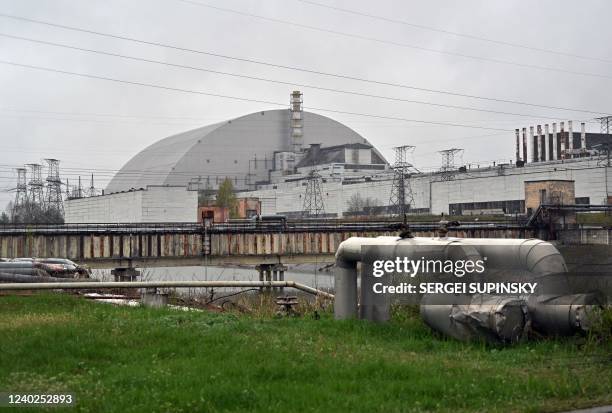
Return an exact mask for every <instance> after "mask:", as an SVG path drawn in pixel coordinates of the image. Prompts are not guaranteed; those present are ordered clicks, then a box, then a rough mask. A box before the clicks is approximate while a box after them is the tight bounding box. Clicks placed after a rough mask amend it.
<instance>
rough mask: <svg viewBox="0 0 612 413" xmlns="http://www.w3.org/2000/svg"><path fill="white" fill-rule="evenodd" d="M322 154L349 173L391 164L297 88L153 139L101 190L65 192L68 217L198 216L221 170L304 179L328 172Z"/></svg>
mask: <svg viewBox="0 0 612 413" xmlns="http://www.w3.org/2000/svg"><path fill="white" fill-rule="evenodd" d="M319 157H323V158H325V159H326V160H327V161H329V162H332V163H333V165H334V167H335V168H336V169H335V170H334V171H337V169H338V168H344V165H345V164H346V167H347V173H357V174H360V173H362V172H367V171H368V170H371V169H376V170H385V169H387V168H388V163H387V161H386V160H385V159H384V157H383V156H382V155H381V154H380V153H379V152H378V151H377V150H376V149H375V148H374V147H373V146H372V145H371V144H370V143H369V142H368V141H367V139H365V138H364V137H363V136H361V135H359V134H358V133H357V132H355V131H354V130H352V129H350V128H349V127H347V126H345V125H343V124H341V123H339V122H337V121H335V120H333V119H331V118H328V117H325V116H321V115H318V114H315V113H310V112H305V111H303V109H302V94H301V93H300V92H299V91H294V92H293V93H292V94H291V97H290V106H289V109H284V110H269V111H261V112H256V113H252V114H249V115H246V116H242V117H239V118H236V119H232V120H228V121H226V122H220V123H216V124H213V125H209V126H204V127H201V128H198V129H194V130H191V131H188V132H184V133H180V134H178V135H174V136H171V137H168V138H165V139H162V140H160V141H158V142H156V143H154V144H152V145H151V146H149V147H148V148H146V149H144V150H143V151H141V152H140V153H138V154H136V155H135V156H134V157H133V158H132V159H131V160H130V161H128V162H127V163H126V164H125V165H124V166H123V168H121V170H120V171H119V172H118V173H117V174H116V175H115V176H114V177H113V179H112V180H111V181H110V183H109V184H108V186H107V187H106V189H105V191H104V195H102V196H97V197H92V198H81V199H71V200H68V201H67V202H66V213H65V220H66V222H68V223H79V222H127V221H126V220H132V222H152V221H153V220H158V221H167V222H176V221H181V220H182V221H185V222H195V221H196V220H197V216H198V213H197V208H198V204H197V192H198V191H211V192H212V191H215V190H216V189H218V187H219V185H220V184H221V182H223V181H224V180H225V179H226V178H229V179H231V180H232V182H233V184H234V188H236V189H237V190H241V191H246V190H252V189H256V188H257V187H258V186H260V185H263V184H268V183H272V182H284V181H285V180H291V179H301V178H303V177H304V176H307V175H308V173H309V172H310V171H311V170H312V169H313V168H314V167H315V165H317V167H319V166H320V167H321V168H322V169H326V170H328V172H329V165H328V164H327V163H326V165H322V163H321V162H319ZM329 162H328V163H329ZM164 188H166V189H164ZM179 188H182V189H179ZM163 191H167V192H168V193H167V195H166V196H167V197H168V201H169V205H174V206H173V207H172V208H170V209H165V210H164V208H162V207H161V206H160V205H157V204H156V202H157V198H156V197H157V196H159V197H161V198H163V196H162V195H160V194H161V193H162V192H163ZM152 194H155V196H153V195H152ZM247 197H248V195H247ZM161 198H160V199H161ZM170 198H172V201H170ZM150 203H152V204H150ZM190 210H192V212H187V211H190ZM152 211H156V212H159V214H155V213H153V212H152ZM163 211H165V214H162V213H161V212H163ZM179 211H180V212H179Z"/></svg>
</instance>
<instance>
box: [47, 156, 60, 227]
mask: <svg viewBox="0 0 612 413" xmlns="http://www.w3.org/2000/svg"><path fill="white" fill-rule="evenodd" d="M45 162H47V179H46V181H47V193H46V196H45V207H46V209H47V210H49V211H51V210H55V211H58V212H59V213H60V214H62V215H63V214H64V203H63V199H62V180H61V179H60V174H59V162H60V161H59V160H57V159H45Z"/></svg>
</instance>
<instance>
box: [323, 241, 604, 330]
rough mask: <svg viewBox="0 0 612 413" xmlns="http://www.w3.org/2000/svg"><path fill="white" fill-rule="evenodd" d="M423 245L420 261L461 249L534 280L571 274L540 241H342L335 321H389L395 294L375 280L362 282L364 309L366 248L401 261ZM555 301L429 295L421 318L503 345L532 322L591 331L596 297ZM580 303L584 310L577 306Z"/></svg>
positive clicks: (551, 248) (467, 255)
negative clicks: (456, 299) (590, 309)
mask: <svg viewBox="0 0 612 413" xmlns="http://www.w3.org/2000/svg"><path fill="white" fill-rule="evenodd" d="M417 246H418V247H419V257H422V256H423V255H425V257H424V258H426V259H435V258H445V257H446V258H450V256H449V255H448V254H449V251H450V249H449V247H450V246H453V247H457V246H459V247H460V248H453V249H452V251H454V253H455V254H457V251H459V253H460V254H462V256H463V258H465V259H475V258H478V257H487V262H488V264H487V265H488V266H490V267H495V266H508V265H509V264H510V265H511V266H513V267H515V268H520V269H521V270H523V271H524V272H525V273H526V274H528V277H529V278H530V279H532V280H534V279H538V278H540V277H546V276H551V277H554V275H555V274H562V273H566V272H567V266H566V264H565V260H564V259H563V257H562V255H561V254H560V252H559V251H558V250H557V249H556V248H555V247H554V246H553V245H552V244H550V243H548V242H545V241H542V240H539V239H488V238H483V239H473V238H472V239H467V238H463V239H462V238H446V237H440V238H399V237H377V238H358V237H353V238H349V239H347V240H346V241H344V242H342V243H341V244H340V246H339V248H338V251H337V252H336V268H335V289H336V295H335V304H334V313H335V318H336V319H346V318H356V317H357V316H358V315H359V318H362V319H366V320H371V321H377V322H381V321H387V320H388V319H389V307H390V302H389V296H388V295H387V294H375V293H374V292H373V291H372V283H373V282H374V280H373V277H362V278H361V293H360V297H359V298H360V300H359V303H360V305H358V297H357V292H358V288H357V283H358V271H357V265H358V263H359V262H362V261H363V260H364V257H363V252H362V247H374V250H375V252H379V255H378V256H377V259H381V260H395V259H396V257H402V258H403V257H405V256H407V255H411V252H410V251H411V247H417ZM375 247H381V249H380V250H376V249H375ZM423 247H425V248H423ZM368 250H369V251H371V250H372V248H369V249H368ZM414 250H416V248H414ZM409 258H410V257H409ZM385 277H387V276H384V275H383V276H382V277H381V278H379V279H378V280H377V282H383V283H388V281H389V280H388V278H385ZM557 298H558V297H557ZM552 299H554V297H553V298H552ZM550 300H551V297H550V296H547V297H545V298H544V297H542V296H539V295H537V294H536V295H533V296H525V297H499V296H497V297H496V296H487V297H482V296H481V297H478V301H477V300H474V301H473V302H470V303H467V304H466V303H465V302H464V303H462V304H447V305H441V306H440V305H437V304H432V303H431V302H429V301H428V297H427V296H425V297H424V300H423V302H422V303H421V314H422V316H423V318H424V320H425V321H426V322H427V323H428V324H429V325H430V326H431V327H432V328H434V329H436V330H438V331H441V332H443V333H445V334H448V335H451V336H454V337H456V338H459V339H469V338H472V337H474V336H475V335H479V334H480V333H482V332H483V331H487V332H488V333H486V334H491V335H492V336H495V338H497V339H499V340H501V341H515V340H516V339H519V338H520V337H521V336H522V335H524V333H525V332H526V330H527V328H528V327H529V326H530V323H531V322H533V325H534V326H536V327H539V328H538V329H539V331H542V332H545V333H547V334H570V333H573V332H575V331H576V330H581V329H584V328H586V326H587V325H588V323H586V322H585V311H584V306H588V305H590V304H593V300H592V299H591V300H590V299H589V298H588V297H587V298H586V299H585V298H584V297H582V299H581V300H574V301H571V302H570V304H569V305H551V304H550ZM572 303H573V304H572ZM578 304H579V305H581V306H582V307H577V305H578ZM581 317H582V319H580V318H581ZM486 334H485V335H486ZM480 335H482V334H480Z"/></svg>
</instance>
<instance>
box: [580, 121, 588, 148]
mask: <svg viewBox="0 0 612 413" xmlns="http://www.w3.org/2000/svg"><path fill="white" fill-rule="evenodd" d="M586 149H587V146H586V130H585V124H584V122H581V123H580V151H581V152H586Z"/></svg>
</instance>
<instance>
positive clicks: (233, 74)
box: [0, 33, 559, 120]
mask: <svg viewBox="0 0 612 413" xmlns="http://www.w3.org/2000/svg"><path fill="white" fill-rule="evenodd" d="M0 36H2V37H7V38H11V39H16V40H22V41H27V42H32V43H38V44H43V45H48V46H55V47H63V48H66V49H71V50H78V51H81V52H87V53H95V54H100V55H104V56H111V57H118V58H121V59H128V60H134V61H139V62H145V63H153V64H158V65H163V66H168V67H175V68H180V69H188V70H194V71H200V72H207V73H214V74H218V75H223V76H231V77H237V78H242V79H249V80H256V81H261V82H268V83H275V84H280V85H287V86H291V87H301V88H307V89H314V90H322V91H325V92H334V93H342V94H348V95H354V96H361V97H369V98H375V99H382V100H389V101H394V102H403V103H415V104H419V105H427V106H436V107H442V108H449V109H460V110H469V111H476V112H485V113H495V114H501V115H510V116H522V117H528V118H540V119H552V120H558V119H559V118H558V117H550V116H545V115H533V114H526V113H514V112H506V111H499V110H491V109H482V108H475V107H470V106H462V105H449V104H444V103H435V102H427V101H421V100H413V99H403V98H396V97H391V96H384V95H374V94H370V93H363V92H357V91H352V90H343V89H336V88H327V87H322V86H316V85H312V84H305V83H295V82H286V81H281V80H276V79H270V78H262V77H257V76H249V75H243V74H239V73H231V72H223V71H219V70H213V69H208V68H203V67H197V66H188V65H181V64H176V63H169V62H164V61H160V60H154V59H146V58H141V57H135V56H130V55H124V54H120V53H111V52H104V51H101V50H95V49H88V48H84V47H78V46H72V45H67V44H62V43H55V42H49V41H46V40H39V39H32V38H28V37H22V36H14V35H11V34H6V33H0Z"/></svg>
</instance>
